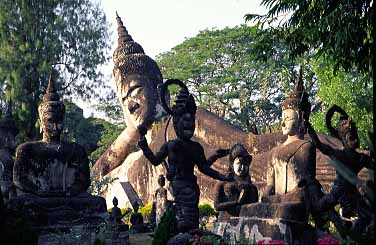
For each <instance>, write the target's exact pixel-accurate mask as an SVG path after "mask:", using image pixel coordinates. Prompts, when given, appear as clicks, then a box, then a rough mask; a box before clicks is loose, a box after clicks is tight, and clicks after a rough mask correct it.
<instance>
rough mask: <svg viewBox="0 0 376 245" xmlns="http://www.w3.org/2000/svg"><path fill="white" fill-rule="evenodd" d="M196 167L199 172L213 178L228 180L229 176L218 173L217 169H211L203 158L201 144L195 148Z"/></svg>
mask: <svg viewBox="0 0 376 245" xmlns="http://www.w3.org/2000/svg"><path fill="white" fill-rule="evenodd" d="M197 151H198V152H197V167H198V170H200V172H201V173H203V174H206V175H208V176H210V177H212V178H213V179H217V180H222V181H229V180H230V179H231V178H229V177H227V176H224V175H222V174H220V173H219V172H218V171H216V170H214V169H212V168H211V167H210V165H209V164H208V162H207V161H206V158H205V153H204V149H203V148H202V146H201V145H199V147H198V149H197Z"/></svg>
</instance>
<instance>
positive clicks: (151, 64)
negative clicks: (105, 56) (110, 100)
mask: <svg viewBox="0 0 376 245" xmlns="http://www.w3.org/2000/svg"><path fill="white" fill-rule="evenodd" d="M116 16H117V17H116V20H117V24H118V28H117V31H118V46H117V48H116V50H115V52H114V54H113V61H114V69H113V75H114V81H115V88H116V94H117V97H118V98H119V100H120V103H121V106H122V109H123V113H124V118H125V123H126V124H127V127H132V128H137V127H139V126H142V127H145V128H150V126H151V125H152V123H153V122H154V121H155V120H156V119H158V118H160V117H161V116H163V110H162V107H161V106H160V102H159V97H158V90H157V86H158V84H161V83H162V82H163V80H162V74H161V71H160V69H159V67H158V65H157V63H156V62H155V61H154V60H153V59H151V58H150V57H149V56H147V55H145V53H144V50H143V48H142V47H141V45H140V44H138V43H136V42H135V41H133V39H132V37H131V36H130V35H129V34H128V31H127V29H126V28H125V27H124V25H123V22H122V20H121V19H120V17H119V16H118V15H117V14H116Z"/></svg>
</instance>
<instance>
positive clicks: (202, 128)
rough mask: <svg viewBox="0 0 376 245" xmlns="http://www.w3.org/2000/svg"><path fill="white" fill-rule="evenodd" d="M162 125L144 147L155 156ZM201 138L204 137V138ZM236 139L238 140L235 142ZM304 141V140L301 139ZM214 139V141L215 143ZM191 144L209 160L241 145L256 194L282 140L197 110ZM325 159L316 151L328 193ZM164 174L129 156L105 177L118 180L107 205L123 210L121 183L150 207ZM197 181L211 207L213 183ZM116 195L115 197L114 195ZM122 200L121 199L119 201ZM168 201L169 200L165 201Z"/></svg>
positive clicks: (221, 162) (329, 170) (221, 163)
mask: <svg viewBox="0 0 376 245" xmlns="http://www.w3.org/2000/svg"><path fill="white" fill-rule="evenodd" d="M165 125H166V124H165V122H162V123H159V124H155V125H154V126H153V128H152V129H151V134H150V138H149V139H148V143H149V146H150V148H151V149H152V150H153V151H154V152H155V151H157V150H159V147H160V146H161V145H162V144H163V143H164V128H165ZM167 135H168V137H167V138H168V139H171V138H174V137H175V135H174V133H173V129H172V125H171V124H170V125H169V128H168V132H167ZM205 136H208V137H207V138H205ZM236 137H238V138H236ZM305 137H307V136H305ZM216 138H217V140H215V139H216ZM319 138H320V140H322V141H323V142H327V143H328V144H331V145H332V146H333V147H340V145H341V143H340V142H339V140H337V139H335V138H333V137H330V136H325V135H323V134H319ZM193 140H195V141H197V142H199V143H200V144H201V145H202V146H203V147H204V151H205V155H206V156H209V155H212V154H214V153H215V150H217V149H218V148H224V149H225V148H230V147H231V146H232V145H233V144H234V143H236V142H238V143H241V144H243V145H244V146H245V147H246V148H247V150H248V151H249V152H250V153H251V154H255V155H253V160H252V164H251V166H250V172H251V178H252V182H253V183H254V184H255V185H256V186H257V187H258V189H259V193H260V192H262V191H263V187H264V186H265V183H266V164H265V159H266V157H267V151H269V150H270V149H272V148H273V147H274V146H276V145H277V144H280V143H282V142H283V141H284V140H286V137H285V136H284V135H282V133H271V134H264V135H252V134H250V133H246V132H243V131H241V130H239V129H238V128H236V127H235V126H233V125H231V124H229V123H227V122H225V121H224V120H223V119H221V118H220V117H218V116H216V115H215V114H213V113H211V112H209V111H207V110H205V109H203V108H198V110H197V114H196V131H195V135H194V137H193ZM329 160H330V159H329V157H327V156H325V155H323V154H322V153H321V152H320V151H318V150H317V151H316V171H317V172H316V176H317V179H318V180H319V181H320V183H321V184H322V185H323V187H324V190H329V189H330V187H331V184H332V182H333V180H334V179H335V170H334V167H333V166H331V165H330V163H329ZM213 166H214V168H215V169H217V170H218V171H220V172H222V173H225V172H226V171H227V168H228V159H227V158H221V159H218V160H217V161H216V162H215V163H214V164H213ZM160 174H166V172H165V170H164V168H163V166H158V167H153V166H150V164H149V163H148V161H147V159H145V157H144V156H143V155H142V152H141V151H135V152H134V153H131V154H130V155H129V156H128V157H127V159H126V160H125V161H124V163H123V164H122V165H120V166H119V167H118V168H116V169H114V170H113V171H111V172H110V173H109V174H108V176H111V177H118V178H119V180H118V181H115V182H114V184H113V185H111V186H110V187H109V189H108V191H107V193H106V202H107V205H109V206H111V205H112V204H111V203H112V199H113V197H114V196H117V197H118V199H119V206H120V207H125V205H126V203H128V206H129V202H128V200H127V199H126V197H124V196H125V195H124V194H122V193H123V190H122V188H121V186H120V184H119V182H121V181H130V183H132V185H133V187H134V188H135V190H136V192H137V193H138V194H139V196H140V198H141V200H142V201H143V202H144V203H151V202H152V197H153V193H154V190H155V189H157V188H158V176H159V175H160ZM195 175H196V176H197V181H198V184H199V186H200V189H201V195H200V202H209V203H211V204H213V201H214V192H213V191H212V190H214V188H215V185H216V183H217V181H215V180H213V179H211V178H210V177H207V176H205V175H203V174H201V173H199V172H198V171H197V172H196V173H195ZM360 176H362V178H365V177H366V176H367V174H366V172H365V170H363V171H361V173H360ZM117 193H119V194H120V195H122V196H120V195H119V194H117ZM121 198H123V199H121ZM169 198H170V197H169Z"/></svg>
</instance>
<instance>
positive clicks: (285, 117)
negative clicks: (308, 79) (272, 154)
mask: <svg viewBox="0 0 376 245" xmlns="http://www.w3.org/2000/svg"><path fill="white" fill-rule="evenodd" d="M310 112H311V104H310V103H309V101H308V94H307V93H306V92H305V90H304V85H303V80H302V72H301V70H300V71H299V74H298V77H297V79H296V81H295V88H294V90H293V91H292V92H291V93H290V94H289V96H288V97H287V98H286V99H285V100H284V101H283V102H282V122H281V126H282V133H283V134H284V135H289V136H293V135H298V136H303V135H304V133H305V128H304V120H306V121H308V120H309V115H310Z"/></svg>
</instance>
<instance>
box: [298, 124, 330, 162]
mask: <svg viewBox="0 0 376 245" xmlns="http://www.w3.org/2000/svg"><path fill="white" fill-rule="evenodd" d="M304 126H305V127H306V128H307V131H308V134H309V136H310V137H311V140H312V143H313V144H314V145H315V146H316V148H317V149H319V150H320V151H321V152H322V153H324V154H325V155H330V156H333V155H335V154H336V150H335V149H334V148H332V147H331V146H329V145H327V144H324V143H321V141H320V140H319V137H318V136H317V134H316V131H315V129H314V128H313V127H312V125H311V123H309V122H308V121H304Z"/></svg>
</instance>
